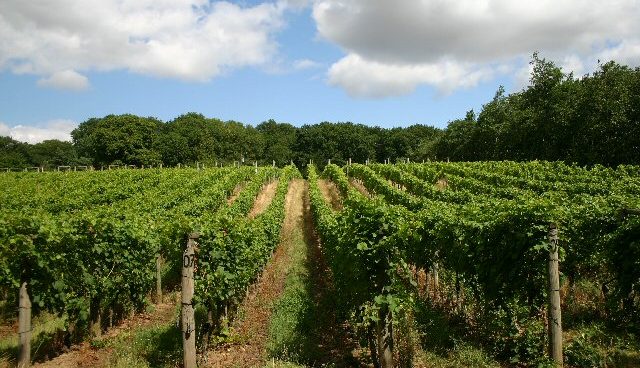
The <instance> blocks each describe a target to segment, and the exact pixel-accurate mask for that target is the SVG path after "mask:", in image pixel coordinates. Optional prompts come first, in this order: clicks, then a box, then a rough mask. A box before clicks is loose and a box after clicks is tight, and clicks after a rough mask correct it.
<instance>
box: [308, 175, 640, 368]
mask: <svg viewBox="0 0 640 368" xmlns="http://www.w3.org/2000/svg"><path fill="white" fill-rule="evenodd" d="M485 165H486V164H485ZM494 165H495V166H499V164H494ZM505 165H507V166H513V164H511V163H507V164H505ZM527 165H528V164H523V166H527ZM451 166H452V167H453V168H449V167H448V166H447V164H442V163H434V164H426V165H416V164H413V165H402V166H400V167H394V166H389V165H372V167H373V170H372V169H371V168H370V167H369V166H365V165H350V166H348V167H346V168H345V170H346V171H348V173H349V174H350V175H351V176H353V177H355V178H357V179H359V180H362V182H363V183H364V185H365V186H366V187H367V189H368V190H369V192H370V193H374V194H376V195H374V196H373V198H372V199H371V200H368V201H364V200H353V199H352V198H353V197H354V195H353V194H352V193H353V192H352V191H350V189H349V188H348V181H347V179H346V177H344V173H343V172H340V170H339V169H338V168H337V167H334V166H331V165H329V166H327V169H326V170H325V174H327V175H328V176H330V177H331V179H332V180H334V181H335V182H336V184H337V185H338V187H340V188H341V190H342V191H343V194H344V195H345V196H346V198H347V200H346V201H345V204H346V206H345V210H344V211H343V212H344V214H342V213H341V214H340V215H338V216H337V218H336V220H335V222H336V223H337V225H335V227H339V228H338V229H335V228H334V229H333V230H332V229H331V228H328V229H324V230H323V226H322V223H321V221H320V220H318V221H319V222H320V223H319V224H318V227H319V228H320V230H321V234H322V236H323V238H326V239H327V242H332V243H335V244H338V245H340V247H342V248H341V249H338V250H333V248H332V247H331V248H329V249H328V250H327V253H328V257H329V258H331V257H332V255H331V253H332V252H333V251H339V252H345V251H346V250H345V249H344V248H348V247H351V248H350V250H348V251H350V252H355V253H356V254H357V257H356V258H359V259H361V260H362V261H364V262H370V263H371V264H376V265H386V266H389V264H392V265H393V266H394V267H395V268H393V270H394V271H391V269H390V268H387V275H395V274H396V273H397V271H398V270H399V269H401V267H398V265H405V264H409V265H412V266H415V267H417V268H423V269H426V270H429V269H431V268H432V267H433V266H434V265H439V266H440V267H442V268H443V269H445V270H447V271H448V272H450V273H451V274H453V275H455V276H454V277H455V279H456V284H457V285H456V288H457V289H458V290H459V289H460V283H463V284H464V288H466V289H468V290H469V292H471V293H472V294H473V298H474V299H475V300H477V301H478V303H476V307H477V308H478V309H480V310H481V311H482V312H483V313H488V314H493V315H494V316H496V318H498V317H497V316H503V317H502V318H504V319H507V320H508V319H509V318H511V319H512V320H513V321H515V323H521V324H522V323H528V322H526V321H529V322H531V323H534V322H535V319H532V318H531V316H533V315H536V313H538V312H536V311H540V310H541V308H542V310H544V309H543V306H544V301H545V299H546V297H547V291H546V290H547V286H546V283H547V280H546V277H547V268H546V265H547V258H548V251H549V248H550V247H551V245H552V243H550V242H549V238H548V236H549V226H550V224H553V225H554V226H555V225H557V226H559V229H560V231H559V234H560V237H559V245H560V254H561V255H562V260H563V273H564V274H565V275H568V276H569V277H578V276H579V275H582V276H583V277H584V275H600V272H602V270H603V268H602V264H603V260H605V259H608V260H610V262H608V263H607V266H608V268H609V271H613V270H615V269H616V268H617V266H620V265H626V266H623V268H624V269H627V270H628V269H629V268H631V267H629V266H630V264H633V262H630V261H629V260H625V259H622V257H621V255H622V254H625V255H628V254H629V253H633V251H632V250H627V251H624V252H620V249H624V248H622V247H627V248H631V249H634V248H633V246H631V247H629V243H626V244H621V242H622V243H624V241H625V240H624V239H626V241H629V236H633V234H635V233H634V231H637V226H634V225H633V224H634V223H632V222H623V223H622V224H621V222H620V221H621V220H620V217H619V216H618V214H619V210H620V208H622V207H637V206H638V204H640V202H639V199H638V198H637V197H635V196H634V195H633V194H634V193H635V190H636V189H635V188H636V187H635V186H634V185H635V184H636V183H638V177H637V176H634V175H633V173H634V172H635V171H634V170H632V169H629V168H622V169H621V174H620V175H616V171H614V172H609V171H607V170H600V171H599V172H597V173H596V176H599V180H600V182H604V183H600V182H599V183H600V184H599V185H598V187H597V190H592V189H591V188H590V185H591V182H592V181H593V180H591V179H589V172H587V171H586V170H584V169H583V170H582V171H580V170H577V169H575V168H569V169H567V170H565V171H566V174H565V175H564V176H563V175H560V174H558V173H556V172H551V173H549V175H548V176H545V175H544V173H537V174H536V175H537V176H536V179H535V180H536V181H535V183H540V182H544V181H545V180H547V181H552V180H556V181H557V182H552V183H551V184H549V185H547V187H545V188H547V189H545V190H546V191H545V192H543V193H540V192H539V190H540V189H541V187H540V186H537V187H536V186H534V185H528V186H527V185H522V183H523V182H524V181H518V183H519V184H520V185H512V186H506V185H505V186H501V187H499V186H496V185H495V184H491V183H489V182H486V181H483V180H481V179H480V178H481V177H482V176H481V175H480V174H478V173H479V172H481V171H482V170H481V169H479V168H474V167H471V166H473V165H469V164H451ZM539 167H540V170H542V169H545V168H554V167H555V168H558V169H559V170H562V169H563V167H562V166H560V165H558V164H553V165H551V164H550V165H540V166H539ZM525 171H526V172H535V171H534V169H531V168H530V167H528V166H527V168H526V170H525ZM426 172H430V174H429V175H427V174H425V173H426ZM453 172H455V174H454V173H453ZM414 174H417V175H420V176H414ZM473 174H476V175H475V176H476V177H480V178H477V179H474V175H473ZM311 177H312V176H311V175H310V180H311ZM617 177H624V182H625V188H622V187H621V186H619V185H617V184H615V180H616V179H615V178H617ZM443 178H446V179H447V181H449V180H450V182H449V183H446V184H445V185H444V186H442V187H440V188H437V187H436V183H437V182H438V181H439V180H441V179H443ZM605 178H608V179H605ZM532 180H534V179H532ZM345 183H346V184H345ZM572 183H577V184H575V185H573V186H572ZM396 184H401V185H402V186H404V187H405V188H407V191H404V190H401V189H398V188H397V187H396ZM449 184H451V187H450V186H449ZM452 187H455V190H454V188H452ZM605 187H609V188H611V189H610V191H609V192H604V191H603V190H604V188H605ZM532 188H536V190H532ZM382 198H384V200H383V199H382ZM320 199H321V198H317V199H316V201H313V202H312V203H314V206H316V207H318V208H322V206H323V205H322V202H321V201H320ZM393 204H396V205H400V206H401V207H402V208H400V209H399V208H398V207H397V206H395V205H393ZM321 212H326V210H322V211H321ZM349 215H350V217H348V216H349ZM325 217H326V216H325ZM321 218H322V217H319V219H321ZM329 223H332V222H331V221H329ZM355 229H360V232H359V233H358V232H357V231H358V230H355ZM380 229H384V231H380ZM354 230H355V231H356V233H355V234H354V233H353V232H354ZM333 233H335V234H349V237H350V240H352V241H351V244H349V243H348V242H345V241H344V240H345V239H341V238H339V237H338V238H337V239H334V238H332V236H333V235H332V234H333ZM630 234H631V235H630ZM338 236H339V235H338ZM341 242H342V244H341ZM621 246H622V247H621ZM379 249H384V251H383V252H382V253H381V252H380V251H379ZM362 250H376V252H377V253H372V254H370V255H372V256H373V257H372V258H368V259H367V258H366V257H365V258H363V252H361V251H362ZM358 251H360V252H359V253H358ZM340 257H341V258H344V256H343V254H342V253H340ZM615 257H618V258H617V259H618V261H617V262H618V263H614V262H615V259H616V258H615ZM636 259H637V258H636ZM365 260H366V261H365ZM390 261H391V263H387V262H390ZM350 262H352V263H353V264H359V263H358V262H357V261H356V260H353V259H350ZM382 268H385V267H382ZM365 269H366V268H365ZM336 270H338V269H336ZM367 271H369V270H367ZM394 272H395V273H394ZM609 273H611V272H609ZM398 274H401V273H398ZM367 275H368V277H369V278H371V275H373V274H372V273H367ZM363 279H365V278H363ZM628 279H629V277H626V279H625V278H624V277H621V275H619V276H618V282H617V283H616V290H615V294H616V295H618V296H620V297H622V298H625V297H626V295H625V293H627V294H628V292H629V290H630V287H631V289H632V288H633V286H629V281H628ZM365 280H366V279H365ZM371 280H375V278H371ZM625 280H627V281H626V283H625V282H624V281H625ZM633 282H635V283H636V284H637V281H633ZM633 282H631V284H633ZM364 283H366V282H364ZM373 284H375V285H378V286H382V287H383V288H382V289H377V290H378V292H379V295H377V296H376V297H374V298H373V299H371V298H367V297H365V295H368V296H371V293H369V294H366V293H361V292H356V294H357V295H359V296H362V297H364V299H360V300H358V302H359V303H361V304H359V308H365V309H366V308H367V305H368V304H367V303H370V302H371V300H374V301H375V300H378V301H379V300H383V299H384V298H393V295H394V294H393V293H392V290H395V291H394V292H395V293H397V295H402V292H400V290H399V289H395V288H394V287H395V286H397V285H410V283H404V284H403V283H397V282H394V281H393V278H389V277H387V279H385V280H384V281H383V282H380V281H379V280H378V281H376V282H373ZM349 287H353V288H354V290H358V288H357V287H356V286H355V284H352V285H351V286H349ZM362 287H363V285H360V288H362ZM384 288H386V289H384ZM410 289H411V288H408V289H405V290H404V291H405V292H406V291H407V290H410ZM382 290H385V291H386V294H385V292H383V291H382ZM354 292H355V291H354ZM385 295H386V296H385ZM354 305H358V303H355V304H354ZM532 321H533V322H532ZM541 330H542V329H541ZM540 338H541V339H542V340H544V334H542V335H541V337H540ZM500 344H502V345H503V346H502V348H503V350H508V352H507V354H510V355H511V358H513V356H519V357H520V358H523V357H524V358H525V359H527V358H528V359H535V355H536V354H538V353H539V351H537V350H536V351H535V352H533V351H521V350H522V349H521V348H520V347H519V346H518V344H515V345H513V346H509V344H507V343H505V341H500ZM543 346H544V344H543V343H542V342H541V343H540V345H539V346H538V348H539V349H543ZM534 350H535V349H534Z"/></svg>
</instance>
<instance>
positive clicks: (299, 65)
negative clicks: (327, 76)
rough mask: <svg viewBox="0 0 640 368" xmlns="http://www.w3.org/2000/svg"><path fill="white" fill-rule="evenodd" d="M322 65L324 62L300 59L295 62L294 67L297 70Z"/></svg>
mask: <svg viewBox="0 0 640 368" xmlns="http://www.w3.org/2000/svg"><path fill="white" fill-rule="evenodd" d="M321 66H322V63H319V62H317V61H313V60H310V59H299V60H296V61H294V62H293V68H294V69H295V70H305V69H316V68H320V67H321Z"/></svg>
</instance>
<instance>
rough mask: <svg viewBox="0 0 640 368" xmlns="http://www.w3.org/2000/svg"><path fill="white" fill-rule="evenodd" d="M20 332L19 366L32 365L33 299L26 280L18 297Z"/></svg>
mask: <svg viewBox="0 0 640 368" xmlns="http://www.w3.org/2000/svg"><path fill="white" fill-rule="evenodd" d="M18 334H19V335H20V342H19V344H20V348H19V349H20V353H19V355H18V368H24V367H29V366H30V365H31V300H30V299H29V293H28V292H27V282H26V281H23V282H22V285H20V296H19V297H18Z"/></svg>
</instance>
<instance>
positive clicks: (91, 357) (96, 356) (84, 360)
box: [33, 295, 177, 368]
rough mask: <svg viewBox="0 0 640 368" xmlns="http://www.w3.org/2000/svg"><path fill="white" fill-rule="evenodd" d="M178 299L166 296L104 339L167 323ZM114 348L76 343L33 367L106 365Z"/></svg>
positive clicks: (67, 367) (59, 367)
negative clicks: (151, 309) (147, 311)
mask: <svg viewBox="0 0 640 368" xmlns="http://www.w3.org/2000/svg"><path fill="white" fill-rule="evenodd" d="M176 303H177V299H176V296H175V295H173V296H172V297H171V298H169V297H167V298H165V301H163V303H160V304H155V306H154V307H155V308H154V310H153V311H152V312H150V313H141V314H136V315H134V316H133V317H132V318H129V319H126V320H124V321H123V322H122V323H121V324H120V325H118V326H116V327H113V328H112V329H110V330H109V331H107V332H105V333H104V334H103V336H102V339H111V338H114V337H116V336H119V335H121V334H125V335H126V334H129V335H132V332H133V331H135V330H138V329H142V328H146V327H150V326H154V325H157V324H159V323H166V322H167V321H171V319H172V318H173V317H174V313H175V308H176ZM111 353H112V349H109V348H102V349H96V348H93V347H92V346H91V343H90V342H88V341H86V342H83V343H82V344H80V345H75V346H73V347H72V350H71V351H69V352H68V353H64V354H62V355H59V356H57V357H55V358H53V359H51V360H49V361H46V362H42V363H35V364H33V367H38V368H76V367H82V368H85V367H106V366H107V365H108V364H109V357H110V356H111Z"/></svg>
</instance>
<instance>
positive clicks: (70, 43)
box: [0, 0, 286, 86]
mask: <svg viewBox="0 0 640 368" xmlns="http://www.w3.org/2000/svg"><path fill="white" fill-rule="evenodd" d="M285 9H286V4H280V3H264V4H260V5H256V6H252V7H241V6H239V5H236V4H233V3H230V2H226V1H216V2H209V1H208V0H161V1H154V0H41V1H22V0H4V1H2V2H0V70H2V69H9V70H11V71H13V72H14V73H30V74H36V75H41V76H46V77H47V78H45V79H43V80H42V82H41V83H45V84H51V85H54V84H56V85H60V84H62V85H64V84H65V83H69V79H70V78H68V77H69V76H70V74H69V72H72V73H77V72H78V71H89V70H98V71H108V70H129V71H132V72H136V73H142V74H146V75H152V76H157V77H167V78H176V79H180V80H186V81H207V80H209V79H211V78H213V77H215V76H217V75H219V74H220V73H222V72H223V71H224V70H225V69H228V68H234V67H242V66H251V65H261V64H264V63H266V62H268V61H269V60H270V58H271V57H272V56H273V55H274V54H275V53H276V52H277V43H276V42H275V40H274V33H275V32H276V31H277V30H278V29H280V28H281V26H282V22H283V19H282V15H283V12H284V10H285ZM60 73H67V75H66V77H67V78H61V76H64V75H61V74H60ZM78 76H80V77H81V75H79V74H78V75H77V76H75V84H73V83H72V84H73V85H75V86H78V85H81V83H78V81H79V80H80V79H81V78H77V77H78ZM58 79H65V83H62V82H60V83H58V82H54V81H56V80H58ZM45 81H50V82H49V83H48V82H45Z"/></svg>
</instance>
